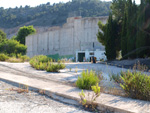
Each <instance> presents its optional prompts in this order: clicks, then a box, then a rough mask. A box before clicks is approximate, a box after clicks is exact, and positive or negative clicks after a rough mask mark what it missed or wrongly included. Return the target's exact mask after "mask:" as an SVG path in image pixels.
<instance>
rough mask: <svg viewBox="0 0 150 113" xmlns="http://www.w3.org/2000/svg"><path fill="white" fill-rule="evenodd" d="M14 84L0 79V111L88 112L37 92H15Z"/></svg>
mask: <svg viewBox="0 0 150 113" xmlns="http://www.w3.org/2000/svg"><path fill="white" fill-rule="evenodd" d="M12 88H13V89H17V87H15V86H14V85H11V84H8V83H7V82H5V81H2V80H0V113H89V112H87V111H84V110H83V109H82V108H81V107H76V106H72V105H68V104H64V103H61V102H57V101H55V100H53V99H51V98H49V97H47V96H45V95H42V94H40V93H38V92H33V91H29V93H17V91H13V90H12Z"/></svg>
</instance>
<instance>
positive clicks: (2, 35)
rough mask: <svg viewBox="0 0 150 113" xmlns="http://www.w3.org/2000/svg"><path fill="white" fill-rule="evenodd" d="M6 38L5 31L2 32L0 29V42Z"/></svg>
mask: <svg viewBox="0 0 150 113" xmlns="http://www.w3.org/2000/svg"><path fill="white" fill-rule="evenodd" d="M6 39H7V38H6V33H4V32H3V31H2V30H0V43H2V42H3V41H4V40H6Z"/></svg>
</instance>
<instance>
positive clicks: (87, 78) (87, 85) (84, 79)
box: [76, 70, 100, 89]
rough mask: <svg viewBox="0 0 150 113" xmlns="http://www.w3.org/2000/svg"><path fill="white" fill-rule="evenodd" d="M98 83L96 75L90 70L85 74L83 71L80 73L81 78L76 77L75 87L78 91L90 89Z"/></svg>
mask: <svg viewBox="0 0 150 113" xmlns="http://www.w3.org/2000/svg"><path fill="white" fill-rule="evenodd" d="M99 82H100V80H99V78H98V75H97V74H96V73H95V72H94V71H92V70H91V71H90V72H89V71H88V70H87V71H86V72H85V71H83V72H82V73H81V77H78V80H77V81H76V85H77V87H79V88H80V89H91V86H94V85H96V84H97V83H99Z"/></svg>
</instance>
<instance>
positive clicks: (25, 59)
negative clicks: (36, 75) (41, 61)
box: [20, 55, 30, 62]
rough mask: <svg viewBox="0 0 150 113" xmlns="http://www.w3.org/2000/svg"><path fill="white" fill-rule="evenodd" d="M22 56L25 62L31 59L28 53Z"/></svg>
mask: <svg viewBox="0 0 150 113" xmlns="http://www.w3.org/2000/svg"><path fill="white" fill-rule="evenodd" d="M20 58H21V60H22V61H23V62H25V61H29V60H30V57H28V56H26V55H24V56H21V57H20Z"/></svg>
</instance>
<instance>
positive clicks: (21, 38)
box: [16, 26, 36, 45]
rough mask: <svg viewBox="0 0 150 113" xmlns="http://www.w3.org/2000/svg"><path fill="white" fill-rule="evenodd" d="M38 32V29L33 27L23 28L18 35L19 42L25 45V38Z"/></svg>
mask: <svg viewBox="0 0 150 113" xmlns="http://www.w3.org/2000/svg"><path fill="white" fill-rule="evenodd" d="M35 32H36V29H35V28H34V27H33V26H24V27H21V28H20V29H19V31H18V34H17V37H16V39H17V41H19V42H20V43H21V44H24V45H25V37H26V36H28V35H30V34H33V33H35Z"/></svg>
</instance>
